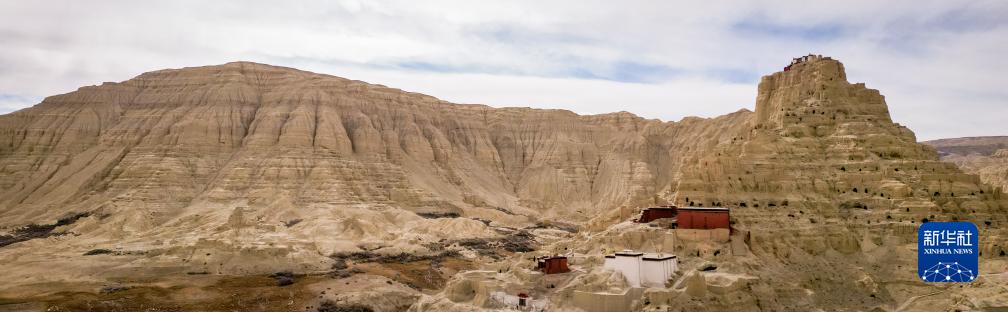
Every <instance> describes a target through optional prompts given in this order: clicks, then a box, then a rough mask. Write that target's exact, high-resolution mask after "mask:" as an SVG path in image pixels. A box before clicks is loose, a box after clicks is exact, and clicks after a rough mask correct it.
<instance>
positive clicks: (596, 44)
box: [0, 0, 1008, 139]
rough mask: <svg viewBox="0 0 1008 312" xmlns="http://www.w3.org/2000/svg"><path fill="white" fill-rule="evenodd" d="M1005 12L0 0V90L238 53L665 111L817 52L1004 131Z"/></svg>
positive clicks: (692, 105) (737, 96) (671, 116)
mask: <svg viewBox="0 0 1008 312" xmlns="http://www.w3.org/2000/svg"><path fill="white" fill-rule="evenodd" d="M1006 15H1008V3H1006V2H1003V1H971V2H948V1H882V2H880V1H846V2H843V3H834V4H832V5H829V6H825V5H806V4H805V2H798V1H763V2H759V3H739V2H736V1H723V2H722V1H706V2H702V3H691V4H689V5H683V4H680V3H674V2H667V1H631V2H619V3H616V2H608V1H550V2H542V1H501V2H471V1H338V2H323V1H308V2H297V3H294V4H287V5H284V6H281V5H278V4H277V3H276V2H266V1H234V2H225V1H213V2H201V1H171V2H168V1H165V2H136V1H89V2H81V1H69V0H63V1H48V2H29V1H22V2H17V1H8V2H2V3H0V42H4V49H0V94H18V95H21V96H22V97H28V98H41V97H44V96H47V95H52V94H57V93H62V92H68V91H72V90H74V89H76V88H77V87H79V86H82V85H91V84H98V83H101V82H103V81H120V80H125V79H128V78H130V77H132V76H135V75H136V74H139V73H141V72H145V71H150V70H155V69H161V68H177V67H185V66H196V65H207V64H220V63H225V62H228V61H234V60H250V61H258V62H263V63H269V64H275V65H282V66H290V67H296V68H302V69H307V70H315V71H319V72H324V73H329V74H334V75H338V76H344V77H347V78H352V79H360V80H365V81H369V82H373V83H380V84H385V85H389V86H392V87H399V88H402V89H407V90H411V91H419V92H424V93H428V94H431V95H434V96H437V97H440V98H444V99H447V100H451V101H457V102H475V103H484V104H489V105H494V106H533V107H555V108H565V109H571V110H573V111H575V112H578V113H601V112H610V111H619V110H627V111H630V112H633V113H636V114H639V115H642V116H645V117H651V118H661V119H665V120H678V119H679V118H681V117H682V116H685V115H700V116H716V115H720V114H724V113H728V112H732V111H735V110H737V109H738V108H743V107H745V108H750V109H751V107H752V105H753V101H754V98H755V95H754V93H755V88H756V80H757V78H758V76H759V75H761V74H768V73H770V72H772V71H776V70H779V69H780V67H781V65H783V63H785V62H787V61H788V60H790V58H791V57H792V56H796V55H801V54H805V53H808V52H815V53H819V54H825V55H831V56H834V57H836V58H838V59H840V60H842V61H844V62H845V64H846V65H847V69H848V74H849V77H851V79H852V80H856V81H865V82H867V84H868V85H869V86H870V87H873V88H877V89H880V90H881V91H882V93H883V94H884V95H886V96H887V100H888V102H889V104H890V107H891V110H892V113H893V117H894V119H895V120H896V121H898V122H901V123H903V124H906V125H908V126H910V127H911V129H913V130H915V132H917V133H918V136H919V137H920V138H922V139H930V138H938V137H949V136H963V135H1005V134H1008V123H1004V122H1001V121H1000V120H997V118H995V117H991V116H996V114H998V113H1003V112H1004V108H1003V107H1008V106H1006V105H1005V104H1008V103H1005V101H1006V98H1008V95H1006V93H1005V91H1001V89H1003V87H1002V86H1001V85H1002V84H1003V81H1004V79H1003V78H1001V75H1002V73H1004V72H1006V70H1008V68H1006V67H1008V62H1004V61H1001V60H1000V57H1001V56H1002V55H1005V54H1008V53H1006V52H1008V41H1006V40H1003V38H1006V37H1008V21H1006V20H1005V19H1004V18H1003V17H1004V16H1006ZM591 78H594V79H591ZM613 80H616V81H613ZM620 81H623V82H620ZM627 82H639V83H627ZM7 105H8V107H7V108H3V107H0V112H4V111H9V110H11V109H12V108H10V107H9V106H12V105H13V106H17V105H19V104H7Z"/></svg>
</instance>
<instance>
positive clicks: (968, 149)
mask: <svg viewBox="0 0 1008 312" xmlns="http://www.w3.org/2000/svg"><path fill="white" fill-rule="evenodd" d="M923 143H924V144H927V145H931V146H934V147H935V149H937V150H938V153H939V154H940V155H941V159H942V160H943V161H947V162H951V163H954V164H956V166H959V169H962V170H963V171H964V172H966V173H970V174H975V175H978V176H980V181H983V182H984V183H987V184H990V185H991V186H997V187H1000V188H1001V191H1002V192H1003V191H1004V190H1008V137H1004V136H989V137H968V138H954V139H940V140H933V141H926V142H923Z"/></svg>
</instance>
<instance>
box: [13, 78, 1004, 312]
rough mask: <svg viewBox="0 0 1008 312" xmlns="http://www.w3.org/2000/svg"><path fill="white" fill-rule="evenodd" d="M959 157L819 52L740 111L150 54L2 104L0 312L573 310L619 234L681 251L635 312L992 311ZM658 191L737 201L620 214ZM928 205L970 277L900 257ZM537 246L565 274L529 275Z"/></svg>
mask: <svg viewBox="0 0 1008 312" xmlns="http://www.w3.org/2000/svg"><path fill="white" fill-rule="evenodd" d="M985 157H986V156H985ZM992 157H993V156H992ZM964 167H965V166H964ZM970 170H971V169H966V172H967V173H964V172H963V170H960V169H959V168H957V167H956V166H955V165H954V164H951V163H947V162H942V161H940V160H939V158H938V153H937V152H936V150H935V149H934V148H932V147H929V146H926V145H921V144H917V143H916V139H915V137H914V135H913V132H911V131H910V130H909V129H907V128H905V127H902V126H900V125H899V124H896V123H894V122H893V121H892V120H891V119H890V117H889V113H888V108H887V107H886V105H885V102H884V99H883V97H882V96H881V94H880V93H879V92H878V91H877V90H872V89H868V88H866V87H865V86H864V84H851V83H849V82H847V80H846V75H845V73H844V69H843V65H842V64H840V63H839V62H837V61H835V60H831V59H826V58H813V59H811V60H810V61H808V62H807V63H804V64H799V65H796V66H793V67H792V68H791V70H790V71H786V72H779V73H774V74H772V75H768V76H766V77H764V78H763V80H762V82H761V83H760V86H759V96H758V98H757V101H756V111H755V112H751V111H748V110H740V111H738V112H735V113H732V114H728V115H725V116H721V117H717V118H711V119H702V118H686V119H684V120H682V121H678V122H662V121H658V120H646V119H643V118H639V117H637V116H634V115H632V114H629V113H625V112H621V113H613V114H604V115H592V116H579V115H576V114H573V113H571V112H567V111H559V110H535V109H527V108H491V107H487V106H482V105H460V104H452V103H447V102H444V101H440V100H438V99H436V98H433V97H429V96H425V95H420V94H415V93H409V92H404V91H401V90H396V89H391V88H387V87H384V86H380V85H371V84H366V83H363V82H359V81H352V80H347V79H343V78H338V77H333V76H327V75H321V74H315V73H308V72H303V71H298V70H294V69H289V68H282V67H274V66H268V65H262V64H253V63H244V62H238V63H229V64H225V65H218V66H207V67H196V68H185V69H172V70H162V71H156V72H151V73H145V74H142V75H140V76H138V77H136V78H134V79H130V80H127V81H124V82H120V83H105V84H103V85H101V86H90V87H84V88H81V89H80V90H78V91H75V92H71V93H68V94H63V95H57V96H53V97H49V98H47V99H46V100H45V101H43V103H41V104H39V105H36V106H34V107H31V108H28V109H24V110H21V111H18V112H14V113H11V114H8V115H3V116H0V172H2V173H3V174H2V175H0V262H2V263H3V266H4V270H3V273H0V277H3V280H4V281H5V283H4V284H3V285H0V311H5V310H7V311H25V310H27V311H32V310H50V311H76V310H104V311H137V310H145V311H197V310H198V311H233V310H238V309H241V310H252V311H276V310H286V311H293V310H299V311H302V310H303V311H368V310H373V311H401V310H407V309H408V310H414V311H446V310H459V311H471V310H480V309H495V308H504V306H501V305H500V304H498V303H495V302H494V301H493V300H490V299H489V297H490V294H491V293H492V292H493V291H498V290H501V291H503V290H506V291H511V290H518V289H521V290H524V291H528V292H531V293H532V295H533V296H534V297H536V298H544V299H547V300H548V301H549V305H548V307H549V309H550V310H558V311H576V310H577V309H578V307H577V306H576V305H575V304H574V301H573V300H572V296H573V293H574V292H576V291H611V292H619V291H621V290H625V289H626V285H625V282H623V280H622V278H621V277H619V276H618V275H614V274H613V273H612V272H610V271H606V270H603V269H601V264H602V258H601V257H602V255H603V254H605V253H608V252H612V251H614V250H620V249H624V248H630V249H636V250H644V251H656V252H674V253H676V254H677V255H680V257H681V259H682V260H681V261H682V270H680V272H679V273H678V274H677V275H676V276H675V277H674V278H673V280H671V281H670V282H669V284H668V285H667V286H668V287H667V288H663V289H650V290H647V291H645V292H644V293H643V294H641V296H640V297H639V298H638V299H637V300H636V301H635V302H634V303H633V305H632V307H633V309H634V310H648V311H665V310H674V311H696V310H803V311H805V310H824V311H827V310H828V311H834V310H847V311H862V310H882V311H897V310H901V311H918V310H936V311H937V310H941V311H945V310H956V309H958V310H984V309H987V310H996V309H998V308H1004V307H1005V306H1008V291H1006V288H1005V286H1004V285H1005V284H1006V283H1005V282H1006V279H1008V277H1006V275H1005V272H1006V271H1008V263H1006V260H1008V257H1006V256H1005V252H1006V250H1008V246H1006V244H1005V241H1006V239H1005V237H1008V235H1006V231H1005V229H1006V227H1005V225H1006V224H1008V223H1006V222H1008V219H1006V218H1008V201H1006V198H1004V194H1003V193H1002V191H1001V190H1000V189H998V188H997V187H996V186H992V185H991V184H988V183H996V182H994V181H995V180H991V179H989V178H986V177H984V175H983V174H982V173H981V176H980V177H978V176H976V175H970V174H968V172H971V171H970ZM668 203H671V204H677V205H680V206H683V205H696V206H701V205H702V206H724V207H729V208H731V209H732V227H733V233H734V234H733V235H732V237H731V240H729V241H727V242H711V241H684V240H681V239H678V238H676V237H678V236H676V234H674V233H673V234H670V232H668V231H667V230H665V229H660V228H655V227H650V226H648V225H640V224H633V223H631V222H628V220H630V219H631V218H633V217H634V216H635V214H636V213H638V211H639V208H640V207H646V206H648V205H656V204H668ZM947 220H968V221H972V222H974V223H976V224H978V226H980V228H981V231H982V233H983V239H982V241H981V247H980V250H981V252H982V258H981V266H982V268H981V271H982V272H984V273H983V274H982V275H981V276H980V278H979V279H978V280H977V281H976V282H973V283H970V284H966V285H934V284H925V283H922V282H920V281H919V280H918V278H917V277H916V261H915V260H916V250H915V248H916V243H915V240H916V236H915V233H916V228H917V226H918V225H919V224H920V223H921V222H927V221H947ZM670 237H672V238H670ZM548 254H570V255H572V262H573V268H574V271H573V272H571V273H566V274H559V275H556V276H542V275H539V274H536V273H534V272H533V271H532V270H531V268H532V267H533V265H534V262H533V261H532V257H533V256H535V255H548Z"/></svg>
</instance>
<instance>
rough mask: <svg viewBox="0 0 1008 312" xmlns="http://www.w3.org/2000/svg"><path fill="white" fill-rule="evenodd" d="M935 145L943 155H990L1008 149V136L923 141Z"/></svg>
mask: <svg viewBox="0 0 1008 312" xmlns="http://www.w3.org/2000/svg"><path fill="white" fill-rule="evenodd" d="M921 143H924V144H927V145H931V146H934V147H935V149H937V150H938V154H939V155H941V156H946V155H951V154H959V155H969V154H980V155H984V156H990V155H992V154H994V153H995V152H997V150H999V149H1008V136H982V137H964V138H951V139H938V140H931V141H924V142H921Z"/></svg>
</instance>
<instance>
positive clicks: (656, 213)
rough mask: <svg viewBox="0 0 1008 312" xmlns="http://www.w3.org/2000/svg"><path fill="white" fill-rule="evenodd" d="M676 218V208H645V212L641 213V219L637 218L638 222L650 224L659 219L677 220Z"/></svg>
mask: <svg viewBox="0 0 1008 312" xmlns="http://www.w3.org/2000/svg"><path fill="white" fill-rule="evenodd" d="M675 216H676V207H675V206H664V207H651V208H645V209H644V210H643V211H641V215H640V218H637V222H638V223H648V222H651V221H654V220H658V219H664V218H675Z"/></svg>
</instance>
